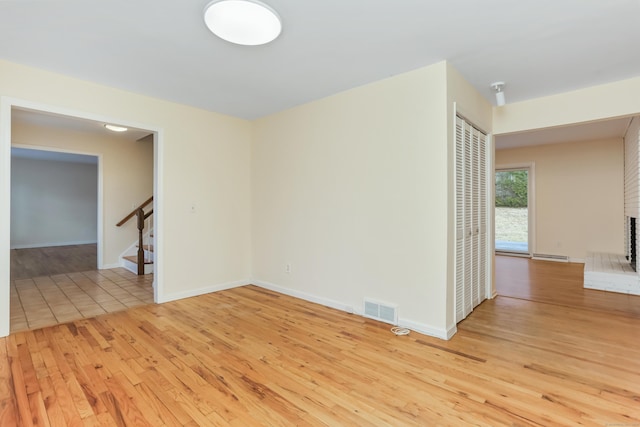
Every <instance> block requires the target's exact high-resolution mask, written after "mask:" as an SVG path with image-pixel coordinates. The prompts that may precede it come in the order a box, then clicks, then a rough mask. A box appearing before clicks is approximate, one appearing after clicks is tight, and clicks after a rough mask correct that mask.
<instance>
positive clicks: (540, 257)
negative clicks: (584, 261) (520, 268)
mask: <svg viewBox="0 0 640 427" xmlns="http://www.w3.org/2000/svg"><path fill="white" fill-rule="evenodd" d="M531 258H533V259H536V260H538V261H555V262H569V257H568V256H566V255H549V254H533V256H532V257H531Z"/></svg>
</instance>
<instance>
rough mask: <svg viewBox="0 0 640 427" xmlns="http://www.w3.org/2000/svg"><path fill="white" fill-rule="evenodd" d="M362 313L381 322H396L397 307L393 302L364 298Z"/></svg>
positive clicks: (393, 323)
mask: <svg viewBox="0 0 640 427" xmlns="http://www.w3.org/2000/svg"><path fill="white" fill-rule="evenodd" d="M364 315H365V317H370V318H371V319H375V320H380V321H381V322H386V323H391V324H392V325H397V324H398V307H397V306H396V305H394V304H389V303H384V302H379V301H375V300H371V299H368V298H365V300H364Z"/></svg>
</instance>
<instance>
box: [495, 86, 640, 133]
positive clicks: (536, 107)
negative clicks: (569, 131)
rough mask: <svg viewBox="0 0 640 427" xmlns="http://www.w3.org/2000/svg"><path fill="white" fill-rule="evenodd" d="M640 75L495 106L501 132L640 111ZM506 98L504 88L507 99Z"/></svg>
mask: <svg viewBox="0 0 640 427" xmlns="http://www.w3.org/2000/svg"><path fill="white" fill-rule="evenodd" d="M639 93H640V77H635V78H632V79H627V80H621V81H618V82H613V83H607V84H603V85H599V86H592V87H588V88H585V89H580V90H575V91H572V92H567V93H561V94H558V95H552V96H546V97H542V98H536V99H532V100H529V101H523V102H515V103H510V104H507V105H505V106H503V107H499V108H494V114H493V131H494V133H495V134H497V135H500V134H504V133H511V132H521V131H525V130H533V129H543V128H548V127H554V126H563V125H568V124H575V123H582V122H590V121H595V120H601V119H609V118H613V117H625V116H633V115H636V114H638V113H640V96H638V95H637V94H639ZM508 97H509V93H508V88H507V98H508Z"/></svg>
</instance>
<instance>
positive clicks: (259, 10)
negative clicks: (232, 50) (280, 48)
mask: <svg viewBox="0 0 640 427" xmlns="http://www.w3.org/2000/svg"><path fill="white" fill-rule="evenodd" d="M204 22H205V24H206V25H207V28H209V30H211V32H212V33H213V34H215V35H216V36H218V37H220V38H221V39H223V40H226V41H228V42H231V43H235V44H241V45H245V46H258V45H261V44H266V43H269V42H271V41H273V40H275V39H276V38H277V37H278V36H279V35H280V32H281V31H282V23H281V22H280V17H279V16H278V14H277V13H276V11H275V10H273V9H272V8H270V7H269V6H267V5H266V4H264V3H261V2H259V1H256V0H214V1H212V2H211V3H209V4H208V5H207V6H206V7H205V8H204Z"/></svg>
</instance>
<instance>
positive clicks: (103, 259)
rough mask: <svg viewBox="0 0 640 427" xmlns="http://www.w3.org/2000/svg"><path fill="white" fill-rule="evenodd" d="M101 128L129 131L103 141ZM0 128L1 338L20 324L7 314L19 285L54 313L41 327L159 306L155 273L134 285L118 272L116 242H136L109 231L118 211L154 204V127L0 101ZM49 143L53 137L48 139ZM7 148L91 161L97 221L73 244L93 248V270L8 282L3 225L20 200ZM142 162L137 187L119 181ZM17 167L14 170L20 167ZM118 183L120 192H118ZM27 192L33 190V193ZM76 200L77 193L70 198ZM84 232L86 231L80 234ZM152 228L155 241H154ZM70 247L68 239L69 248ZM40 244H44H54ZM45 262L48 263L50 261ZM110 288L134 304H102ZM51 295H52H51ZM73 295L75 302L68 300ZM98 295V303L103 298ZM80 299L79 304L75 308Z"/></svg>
mask: <svg viewBox="0 0 640 427" xmlns="http://www.w3.org/2000/svg"><path fill="white" fill-rule="evenodd" d="M104 123H120V124H123V125H126V126H128V127H129V132H128V133H127V134H126V135H122V136H117V135H115V134H108V135H109V136H107V132H109V131H107V130H105V127H104V125H103V124H104ZM0 125H1V126H0V130H1V132H0V163H2V165H3V168H2V174H0V183H1V184H2V185H1V186H0V201H1V202H2V203H0V206H2V207H3V209H0V222H1V223H2V224H3V227H2V229H0V252H2V256H1V257H0V294H2V295H4V297H3V298H1V299H0V301H1V303H0V312H2V313H5V315H4V316H1V317H0V337H2V336H7V335H8V334H9V332H10V331H14V330H15V328H14V327H19V323H20V322H19V321H18V319H17V316H14V314H15V313H18V311H16V310H14V306H15V305H16V304H14V302H15V301H18V302H19V303H20V304H23V302H24V301H23V300H22V296H20V298H17V297H18V294H19V290H18V286H17V285H21V286H22V287H23V288H24V287H25V286H26V287H28V288H29V289H27V291H28V292H30V295H31V294H33V295H35V297H40V299H44V300H45V306H48V307H49V311H51V312H52V313H53V314H52V315H49V314H51V313H48V312H47V313H46V315H47V316H48V317H49V318H51V319H44V318H43V319H42V322H45V320H46V321H47V322H48V321H49V320H54V322H52V323H50V324H55V323H59V322H66V321H70V320H74V319H75V317H73V316H78V317H77V318H82V317H92V316H94V315H97V314H102V313H103V312H110V311H116V310H120V309H126V308H127V307H129V305H132V306H133V304H141V303H152V302H154V301H155V302H157V301H158V300H160V299H161V295H162V280H161V275H160V274H159V273H160V272H159V271H156V273H155V274H153V275H150V276H148V277H144V278H140V277H138V276H136V275H135V274H133V273H130V272H128V271H126V270H124V269H123V268H121V267H120V266H121V263H120V261H119V258H120V256H119V253H120V248H121V247H123V246H126V245H125V243H123V242H124V241H126V243H128V244H130V243H131V241H133V240H134V239H135V234H134V233H131V234H129V233H126V232H125V233H123V232H118V231H113V230H112V229H114V228H115V223H116V222H117V219H119V217H120V215H122V213H121V212H120V211H124V210H127V211H128V210H129V209H130V208H131V205H132V204H134V203H140V200H143V199H144V198H147V197H149V196H151V195H153V196H155V198H154V200H159V197H158V194H159V193H160V189H159V188H158V185H157V184H158V175H159V174H160V171H159V170H158V168H159V163H158V156H159V152H160V151H161V148H160V147H161V142H162V135H161V132H160V131H159V130H157V129H154V128H153V127H147V126H144V125H143V126H141V125H140V124H134V125H131V124H129V123H127V121H126V120H122V119H117V118H116V119H114V118H110V117H102V116H98V115H92V114H88V113H84V112H81V111H70V110H65V109H62V108H57V107H51V106H48V105H40V104H36V103H31V102H28V101H21V100H16V99H11V98H6V97H2V98H1V99H0ZM52 135H53V136H52ZM54 136H56V137H55V138H54ZM123 146H127V147H129V148H127V149H126V155H121V154H117V153H116V151H118V150H120V149H121V148H122V147H123ZM12 148H14V149H15V148H21V149H27V150H28V151H30V152H31V153H34V152H35V151H36V150H40V151H45V152H50V153H49V155H54V154H55V155H72V154H81V155H89V157H91V158H92V159H93V160H92V162H93V165H92V167H93V168H94V169H96V170H97V182H96V178H95V176H94V177H93V178H92V179H91V180H90V181H91V183H90V185H89V184H88V186H91V187H93V195H92V197H93V198H96V197H97V212H96V210H95V206H94V210H93V215H92V216H93V222H94V223H95V222H97V227H95V228H94V229H93V233H92V237H91V238H89V237H78V238H77V242H78V243H84V242H86V241H90V240H93V241H94V242H95V243H93V245H94V246H96V247H95V250H94V252H93V254H92V255H91V256H92V258H93V261H94V262H95V263H96V267H97V268H94V269H92V270H91V271H84V272H78V273H76V272H73V273H67V274H60V275H47V276H38V277H36V278H29V279H25V280H24V283H20V284H18V283H17V281H15V282H14V281H12V280H11V274H10V272H11V264H12V263H11V255H12V254H11V252H12V250H13V248H12V246H13V243H12V242H11V240H12V237H16V236H15V231H17V230H16V229H14V228H15V226H16V224H15V223H14V222H13V221H10V219H11V217H12V216H14V215H11V214H12V213H13V211H12V212H10V209H12V208H15V207H16V206H17V201H16V200H15V199H13V198H12V196H15V195H17V194H18V193H19V192H18V191H15V188H12V186H11V183H12V182H13V178H12V174H11V172H13V171H14V169H16V170H17V169H18V167H17V165H16V164H14V162H13V161H12V159H11V152H12ZM56 153H57V154H56ZM141 158H144V159H145V165H146V166H145V168H144V169H143V171H142V172H140V173H142V175H144V180H138V179H133V180H128V179H124V178H123V177H122V175H123V170H127V171H131V170H139V169H142V168H141V167H140V163H139V159H141ZM22 166H23V165H20V168H22ZM125 166H126V168H125ZM23 172H24V169H23ZM95 172H96V171H94V174H95ZM87 180H88V179H87ZM41 181H42V180H41ZM129 181H132V182H133V183H130V182H129ZM125 183H126V186H125V187H123V184H125ZM138 187H140V188H138ZM33 188H36V190H37V186H36V187H33ZM131 188H133V189H131ZM96 190H97V195H96ZM125 190H126V191H125ZM138 193H140V194H138ZM142 193H144V195H142ZM77 195H78V193H77V192H76V196H77ZM127 195H128V196H127ZM45 196H46V195H45ZM58 201H60V198H58ZM85 201H86V200H85ZM103 202H105V203H103ZM39 208H42V206H39ZM154 208H155V212H156V216H159V215H160V214H161V210H162V209H161V207H160V206H158V205H157V202H156V201H154ZM47 211H48V212H50V211H51V209H47ZM112 211H113V212H112ZM88 216H90V215H88ZM74 218H75V217H74ZM75 220H76V221H77V222H80V221H79V220H78V218H75ZM156 224H157V225H160V224H159V222H158V221H156ZM85 225H88V224H85ZM56 227H58V226H56V225H51V224H49V226H48V229H49V231H53V230H51V229H53V228H56ZM58 228H61V227H58ZM86 228H87V227H85V231H87V230H86ZM159 228H160V227H158V235H159V234H160V233H159ZM56 231H60V230H56ZM126 231H128V230H126ZM32 237H33V236H32ZM75 241H76V240H72V242H75ZM44 242H45V243H51V242H53V240H51V241H50V240H46V241H44ZM36 243H38V244H39V243H42V242H36ZM54 243H55V242H54ZM24 245H30V243H28V242H27V243H25V244H24ZM160 245H161V241H160V240H156V241H155V248H156V250H157V248H158V247H159V246H160ZM45 255H47V256H50V255H51V254H45ZM57 255H58V254H57ZM57 255H56V259H54V260H53V261H55V263H58V264H60V263H62V264H66V265H68V262H67V260H65V261H64V262H59V261H60V260H59V259H57V258H58V256H57ZM156 262H157V263H158V264H159V260H158V258H156ZM31 275H33V274H31ZM70 275H75V276H74V277H73V278H71V277H69V276H70ZM80 275H82V277H80ZM63 276H66V277H63ZM58 279H60V280H58ZM76 279H77V280H76ZM27 282H29V283H27ZM112 284H115V285H117V286H119V287H120V288H121V289H122V290H123V292H122V294H123V295H124V293H125V292H124V291H126V292H128V293H129V294H131V295H132V296H135V301H134V298H126V299H118V298H115V299H116V300H115V301H112V300H111V299H108V298H107V297H108V296H109V295H111V296H113V295H112V292H115V291H117V289H115V287H114V288H113V289H111V288H110V289H106V287H111V285H112ZM54 285H55V286H54ZM67 287H75V288H77V289H75V291H77V292H71V293H69V292H67V291H68V290H69V289H67ZM31 288H33V289H31ZM63 288H64V289H63ZM85 288H86V289H85ZM98 288H101V289H98ZM138 288H140V289H138ZM31 291H33V292H31ZM138 291H140V292H138ZM143 291H144V292H143ZM82 292H84V294H86V295H88V297H89V298H88V299H87V298H84V297H85V295H84V294H82ZM54 293H56V294H57V295H53V294H54ZM143 293H144V294H143ZM45 294H46V295H45ZM50 294H51V295H50ZM97 294H100V295H97ZM107 294H108V295H107ZM25 295H26V294H25ZM33 295H32V296H33ZM64 295H66V296H67V297H68V299H69V300H70V301H71V303H70V304H67V303H66V302H65V301H62V299H60V301H61V304H59V305H55V304H54V305H50V304H48V300H47V298H48V297H49V296H53V297H59V296H64ZM92 295H93V296H92ZM76 296H77V297H78V298H76V299H77V300H78V301H75V300H73V298H75V297H76ZM103 296H104V297H105V298H102V297H103ZM72 297H73V298H72ZM94 297H95V298H94ZM82 298H84V299H83V300H82V301H80V299H82ZM90 299H93V302H91V301H89V300H90ZM107 299H108V300H107ZM34 300H35V299H34ZM85 300H86V301H85ZM89 302H91V304H89ZM85 303H86V304H85ZM94 303H95V304H94ZM94 306H96V307H94ZM98 306H99V307H98ZM22 308H23V310H22V311H23V312H24V314H25V316H26V313H28V312H29V307H26V306H23V307H22ZM94 308H95V311H94ZM14 312H15V313H14ZM43 317H44V315H43ZM26 320H27V321H28V328H31V327H32V326H33V327H40V326H46V325H45V324H44V323H43V324H42V325H39V324H37V322H39V321H40V319H36V320H35V321H34V324H33V325H32V322H31V320H30V319H29V318H28V316H26Z"/></svg>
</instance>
